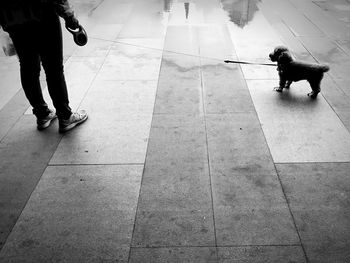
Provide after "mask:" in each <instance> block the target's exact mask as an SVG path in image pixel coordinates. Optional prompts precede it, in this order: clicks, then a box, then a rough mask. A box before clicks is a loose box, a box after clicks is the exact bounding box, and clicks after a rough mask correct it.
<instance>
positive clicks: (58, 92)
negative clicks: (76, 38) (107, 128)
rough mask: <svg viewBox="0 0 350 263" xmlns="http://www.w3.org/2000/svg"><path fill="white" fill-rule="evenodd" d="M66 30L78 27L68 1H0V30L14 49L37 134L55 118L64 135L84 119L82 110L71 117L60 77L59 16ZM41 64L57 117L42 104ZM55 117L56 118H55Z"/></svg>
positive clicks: (65, 88) (61, 61) (60, 42)
mask: <svg viewBox="0 0 350 263" xmlns="http://www.w3.org/2000/svg"><path fill="white" fill-rule="evenodd" d="M58 15H59V16H61V17H62V18H63V19H64V20H65V23H66V25H67V26H68V27H69V28H72V29H75V28H78V27H79V22H78V20H77V19H76V18H75V16H74V12H73V10H72V9H71V7H70V5H69V3H68V0H1V2H0V26H2V27H3V29H4V30H5V31H7V32H8V33H9V35H10V37H11V39H12V41H13V44H14V46H15V48H16V51H17V54H18V58H19V62H20V73H21V82H22V87H23V89H24V92H25V94H26V97H27V98H28V100H29V102H30V104H31V105H32V107H33V113H34V115H35V116H36V118H37V128H38V129H39V130H42V129H45V128H47V127H48V126H49V125H50V123H51V121H52V120H54V119H55V118H57V117H58V119H59V131H60V132H65V131H68V130H70V129H72V128H74V127H75V126H76V125H78V124H80V123H82V122H84V121H85V120H86V119H87V114H86V112H85V111H84V110H80V111H78V112H75V113H72V111H71V108H70V107H69V101H68V92H67V86H66V82H65V78H64V73H63V49H62V31H61V24H60V20H59V16H58ZM40 63H42V65H43V68H44V70H45V73H46V81H47V87H48V91H49V94H50V97H51V99H52V101H53V105H54V107H55V108H56V113H55V112H54V111H53V110H51V109H49V108H48V106H47V104H46V102H45V101H44V98H43V95H42V91H41V87H40V81H39V75H40ZM56 114H57V115H56Z"/></svg>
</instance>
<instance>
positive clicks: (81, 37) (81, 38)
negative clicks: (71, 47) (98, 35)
mask: <svg viewBox="0 0 350 263" xmlns="http://www.w3.org/2000/svg"><path fill="white" fill-rule="evenodd" d="M66 29H67V30H68V32H69V33H71V34H72V35H73V40H74V42H75V44H77V45H78V46H85V45H86V43H87V42H88V36H87V33H86V31H85V29H84V28H83V26H82V25H79V27H78V28H76V29H72V28H69V27H67V26H66Z"/></svg>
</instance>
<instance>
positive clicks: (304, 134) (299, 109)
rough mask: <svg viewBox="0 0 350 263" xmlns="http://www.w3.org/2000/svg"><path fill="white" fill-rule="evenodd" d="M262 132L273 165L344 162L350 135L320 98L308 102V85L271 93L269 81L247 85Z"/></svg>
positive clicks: (347, 157)
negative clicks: (274, 163)
mask: <svg viewBox="0 0 350 263" xmlns="http://www.w3.org/2000/svg"><path fill="white" fill-rule="evenodd" d="M247 84H248V87H249V90H250V93H251V95H252V98H253V101H254V105H255V108H256V110H257V113H258V116H259V119H260V122H261V125H262V129H263V131H264V134H265V137H266V140H267V143H268V145H269V148H270V151H271V154H272V157H273V159H274V162H276V163H288V162H347V161H349V160H350V150H349V149H350V134H349V132H348V130H347V129H346V128H345V127H344V125H343V124H342V122H341V121H340V120H339V118H338V117H337V115H336V114H335V113H334V111H333V110H332V109H331V108H330V107H329V105H328V104H327V102H326V101H325V100H324V99H323V97H322V96H318V98H317V99H316V100H311V99H310V98H309V97H307V96H306V93H307V92H308V91H309V89H310V88H309V87H308V83H307V82H298V83H294V84H292V87H291V88H290V90H289V91H288V90H284V91H283V93H277V92H274V91H272V90H271V87H273V86H275V85H276V83H275V82H272V81H260V80H259V81H254V80H251V81H248V82H247Z"/></svg>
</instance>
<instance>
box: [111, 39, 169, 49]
mask: <svg viewBox="0 0 350 263" xmlns="http://www.w3.org/2000/svg"><path fill="white" fill-rule="evenodd" d="M115 42H116V43H119V44H122V45H123V44H124V45H126V46H135V47H140V48H149V49H154V50H158V51H160V50H163V47H164V38H119V37H118V38H117V39H116V40H115Z"/></svg>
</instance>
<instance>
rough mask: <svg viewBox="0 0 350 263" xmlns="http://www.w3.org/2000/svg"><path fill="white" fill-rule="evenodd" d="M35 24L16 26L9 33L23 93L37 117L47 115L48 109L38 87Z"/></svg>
mask: <svg viewBox="0 0 350 263" xmlns="http://www.w3.org/2000/svg"><path fill="white" fill-rule="evenodd" d="M36 26H37V24H36V23H30V24H26V25H20V26H16V27H13V28H12V29H11V30H10V32H9V33H10V36H11V39H12V41H13V44H14V46H15V48H16V51H17V55H18V58H19V62H20V74H21V83H22V87H23V90H24V93H25V95H26V97H27V99H28V100H29V103H30V104H31V106H32V107H33V113H34V114H35V115H36V116H37V117H38V118H42V117H45V116H46V115H48V113H49V109H48V107H47V104H46V103H45V101H44V98H43V95H42V91H41V87H40V79H39V77H40V56H39V50H38V45H37V43H38V42H37V30H36Z"/></svg>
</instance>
